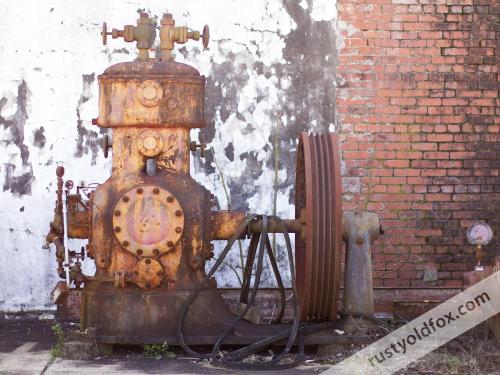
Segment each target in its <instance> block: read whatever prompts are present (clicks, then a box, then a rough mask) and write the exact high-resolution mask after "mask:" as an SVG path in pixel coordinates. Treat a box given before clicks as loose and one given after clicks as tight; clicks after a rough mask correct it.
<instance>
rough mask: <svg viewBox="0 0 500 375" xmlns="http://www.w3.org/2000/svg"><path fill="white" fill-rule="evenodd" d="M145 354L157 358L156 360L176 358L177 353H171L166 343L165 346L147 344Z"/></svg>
mask: <svg viewBox="0 0 500 375" xmlns="http://www.w3.org/2000/svg"><path fill="white" fill-rule="evenodd" d="M144 354H146V355H147V356H148V357H155V358H156V359H161V358H163V357H165V358H175V353H174V352H172V351H170V350H169V348H168V344H167V342H166V341H164V342H163V344H146V345H144Z"/></svg>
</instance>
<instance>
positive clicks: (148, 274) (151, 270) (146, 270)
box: [133, 258, 163, 288]
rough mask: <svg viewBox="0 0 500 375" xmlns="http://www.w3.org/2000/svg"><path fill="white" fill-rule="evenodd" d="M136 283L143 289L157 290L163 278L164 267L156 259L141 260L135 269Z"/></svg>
mask: <svg viewBox="0 0 500 375" xmlns="http://www.w3.org/2000/svg"><path fill="white" fill-rule="evenodd" d="M133 272H134V275H135V283H136V284H137V285H139V286H140V287H141V288H156V287H157V286H158V285H160V283H161V279H162V278H163V267H162V266H161V264H160V262H158V261H157V260H155V259H150V258H145V259H140V260H139V261H138V262H137V263H136V264H135V267H134V271H133Z"/></svg>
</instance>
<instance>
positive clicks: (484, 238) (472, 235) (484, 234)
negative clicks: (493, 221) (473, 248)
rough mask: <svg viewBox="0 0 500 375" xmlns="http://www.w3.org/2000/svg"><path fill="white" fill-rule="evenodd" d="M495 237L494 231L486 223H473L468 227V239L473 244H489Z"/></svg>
mask: <svg viewBox="0 0 500 375" xmlns="http://www.w3.org/2000/svg"><path fill="white" fill-rule="evenodd" d="M492 238H493V231H492V230H491V227H490V226H489V225H488V224H486V223H476V224H472V225H471V226H470V227H469V228H468V229H467V240H468V241H469V243H470V244H471V245H487V244H488V243H489V242H490V241H491V239H492Z"/></svg>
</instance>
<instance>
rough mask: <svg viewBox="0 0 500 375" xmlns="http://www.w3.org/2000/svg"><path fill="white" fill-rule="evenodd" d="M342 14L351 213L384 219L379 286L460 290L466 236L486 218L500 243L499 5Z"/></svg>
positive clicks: (397, 7) (344, 6) (479, 2)
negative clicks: (369, 213) (468, 229)
mask: <svg viewBox="0 0 500 375" xmlns="http://www.w3.org/2000/svg"><path fill="white" fill-rule="evenodd" d="M338 10H339V22H338V30H339V35H338V45H339V55H338V68H337V99H336V100H337V112H338V125H339V127H338V129H339V131H340V133H341V139H342V149H343V151H342V153H343V155H342V157H343V162H344V163H345V168H344V172H343V175H344V202H345V204H344V208H345V209H349V210H350V209H361V210H370V211H375V212H378V213H379V214H380V216H381V218H382V224H383V227H384V228H385V231H386V235H385V236H384V238H383V239H382V240H380V241H379V242H378V244H377V246H376V247H375V249H374V254H373V264H374V277H375V285H376V286H403V287H405V286H450V287H451V286H461V277H462V274H463V271H466V270H470V269H471V268H472V267H473V264H474V249H473V248H471V247H470V246H468V245H467V242H466V240H465V229H466V227H467V226H468V225H469V224H470V223H472V222H473V221H475V220H480V219H482V220H486V221H487V222H488V223H490V224H491V225H492V227H493V230H494V231H495V234H496V236H497V237H500V116H499V115H500V107H499V104H500V101H499V95H498V94H499V91H498V89H499V83H498V63H499V51H498V50H499V48H498V47H497V45H498V43H499V41H500V37H499V33H500V28H499V25H500V21H499V14H500V4H499V1H498V0H392V1H391V0H366V1H365V0H339V2H338ZM496 244H500V241H497V242H496ZM496 244H493V245H490V246H489V247H488V249H489V257H491V256H492V255H494V254H495V252H496V249H495V248H496Z"/></svg>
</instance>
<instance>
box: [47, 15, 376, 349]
mask: <svg viewBox="0 0 500 375" xmlns="http://www.w3.org/2000/svg"><path fill="white" fill-rule="evenodd" d="M155 22H156V21H155V20H154V19H152V18H150V17H149V16H148V15H147V14H145V13H142V14H140V17H139V19H138V20H137V25H136V26H130V25H129V26H125V28H124V30H116V29H113V30H112V31H111V32H108V30H107V28H106V24H104V26H103V30H102V37H103V42H104V44H106V42H107V40H106V39H107V36H108V35H111V36H112V37H113V38H118V37H123V38H124V40H125V41H127V42H132V41H135V42H137V48H138V50H139V54H138V56H137V59H136V60H135V61H132V62H125V63H120V64H116V65H112V66H110V67H109V68H107V69H106V70H105V71H104V73H103V74H102V75H100V76H99V90H100V91H99V117H98V118H97V119H96V120H95V121H94V125H97V126H100V127H102V128H111V129H112V142H111V141H110V140H109V139H108V138H107V137H105V140H104V146H103V149H104V152H105V154H107V153H108V149H109V148H112V151H113V152H112V154H113V155H112V157H113V160H112V174H111V176H110V177H109V179H108V180H107V181H106V182H104V183H102V184H99V185H97V186H93V187H82V186H80V187H77V188H76V192H74V190H72V189H73V183H72V182H71V181H66V183H65V184H64V182H63V174H64V169H63V168H62V167H59V168H58V169H57V178H58V184H57V187H58V189H57V201H56V208H55V216H54V220H53V222H52V223H51V229H50V232H49V234H48V236H47V241H48V242H49V243H54V244H55V246H56V249H57V251H56V257H57V261H58V264H59V266H58V272H59V275H60V276H61V277H62V278H64V277H65V267H64V266H65V265H67V267H68V268H69V282H70V283H71V285H73V286H74V287H76V288H83V289H82V297H81V330H82V331H85V332H87V333H88V334H90V335H92V336H93V337H94V338H95V340H97V341H98V342H100V343H108V344H115V343H156V342H163V341H164V340H167V341H168V343H169V344H176V343H181V344H186V343H187V344H192V345H195V344H213V343H216V342H219V344H220V343H221V342H222V339H221V338H220V337H221V333H222V332H225V336H224V337H223V339H224V343H232V344H245V343H250V342H254V341H257V340H259V339H262V338H264V337H267V336H269V335H278V336H279V335H283V332H284V329H285V330H287V332H289V333H290V332H292V333H293V332H295V334H296V333H297V331H298V330H299V329H301V328H300V327H299V323H298V322H299V321H305V322H316V321H333V320H336V319H337V302H338V296H339V287H340V265H341V255H342V233H343V230H342V229H343V228H342V214H341V180H340V163H339V150H338V145H337V138H336V135H335V134H320V135H307V134H306V133H302V134H300V138H299V147H298V156H297V175H296V176H297V177H296V194H295V197H296V198H295V199H296V202H295V203H296V215H295V216H296V217H295V218H293V219H283V220H282V219H280V218H277V217H267V216H260V215H249V214H248V213H246V212H237V211H216V210H213V196H212V195H211V194H210V192H209V191H208V190H207V189H206V188H205V187H203V186H201V185H200V184H199V183H197V182H196V181H195V180H193V178H192V177H191V176H190V170H189V168H190V153H191V152H197V151H198V149H201V150H203V149H204V145H203V144H197V143H196V142H192V141H191V139H190V130H191V129H193V128H202V127H205V126H207V123H206V121H205V119H204V97H205V91H204V88H205V77H203V76H201V75H200V74H199V72H198V71H197V70H196V69H195V68H193V67H191V66H188V65H185V64H181V63H178V62H175V61H174V59H173V56H172V50H173V48H174V46H175V44H179V43H185V42H187V41H188V40H189V39H192V40H201V41H202V43H203V46H204V47H207V45H208V41H209V30H208V27H207V26H205V27H204V29H203V32H202V33H200V32H197V31H192V30H189V29H188V28H186V27H176V26H175V22H174V19H173V18H172V15H171V14H165V15H163V18H162V19H161V25H160V45H159V51H161V53H159V54H158V56H157V57H156V58H150V57H149V50H150V49H151V48H152V47H153V43H154V40H155V34H156V24H155ZM64 190H65V191H64ZM64 198H65V199H64ZM65 206H66V211H67V213H66V219H65V218H64V216H65V209H64V207H65ZM377 225H378V222H377ZM65 230H66V234H67V237H68V238H83V239H88V244H87V246H86V248H85V249H82V251H81V252H79V253H76V252H74V251H68V250H67V249H66V248H65V243H64V236H65ZM289 232H290V233H294V234H295V269H296V278H295V277H293V276H294V267H293V263H294V262H293V258H292V255H291V254H292V252H291V249H290V248H289V246H288V254H289V255H290V257H291V259H290V262H291V268H292V279H293V281H294V287H295V280H296V296H294V298H295V300H294V306H295V309H296V317H295V320H294V323H293V324H292V328H290V324H276V325H265V326H261V325H256V324H253V323H250V322H248V321H246V320H241V318H242V317H243V316H244V315H245V314H246V312H247V311H248V308H249V305H250V304H251V302H252V301H253V299H254V298H255V294H254V289H251V288H250V284H251V280H257V279H256V277H253V276H252V267H253V263H254V262H255V261H256V262H257V271H256V272H257V273H259V267H260V269H261V268H262V257H263V256H264V253H265V252H266V251H267V253H268V256H269V257H270V260H271V264H272V265H273V269H274V271H275V275H276V278H277V280H278V283H280V282H281V278H280V276H279V270H278V269H277V266H276V262H275V261H274V259H273V256H272V252H271V251H269V250H270V246H269V241H268V240H267V233H283V234H284V235H285V239H286V242H287V244H288V245H289V239H288V233H289ZM245 237H251V241H250V247H249V253H248V256H247V267H246V270H245V278H244V281H243V284H244V286H246V288H244V290H243V292H242V298H241V302H242V303H243V304H244V305H243V306H247V307H246V308H245V309H243V310H244V311H242V313H241V314H240V316H239V318H238V321H239V324H238V325H237V327H236V329H235V327H234V325H233V323H234V321H235V318H236V316H235V315H234V314H233V313H231V311H230V310H229V308H228V307H227V306H226V304H225V303H224V301H223V299H222V298H221V296H220V294H219V292H218V291H217V288H216V283H215V279H214V278H212V275H213V272H214V271H215V268H213V269H212V270H213V271H212V270H211V271H210V272H208V273H206V272H205V264H206V262H207V260H209V259H211V258H212V257H213V256H214V254H213V246H212V245H211V241H213V240H228V241H229V243H228V247H227V248H226V250H225V253H223V255H224V254H226V253H227V251H229V248H230V245H231V244H232V243H234V241H236V240H237V239H240V238H245ZM366 239H368V237H367V238H366ZM361 243H362V241H361V242H360V244H361ZM66 253H67V254H66ZM84 256H88V257H91V258H92V259H94V261H95V265H96V272H95V275H93V276H86V275H83V273H82V270H81V261H80V260H81V259H82V258H83V257H84ZM219 260H220V258H219ZM370 283H371V280H370ZM255 284H257V285H255ZM254 287H256V288H255V289H257V288H258V281H256V282H254ZM250 289H251V290H250ZM293 289H294V290H295V288H293ZM284 304H285V300H284V293H282V311H281V314H280V317H281V316H283V308H284ZM240 320H241V321H240ZM278 336H277V337H278ZM279 337H281V339H282V340H283V339H284V338H286V337H287V336H286V335H285V336H279ZM294 339H295V337H292V339H291V343H293V341H294ZM290 345H291V344H290Z"/></svg>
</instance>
